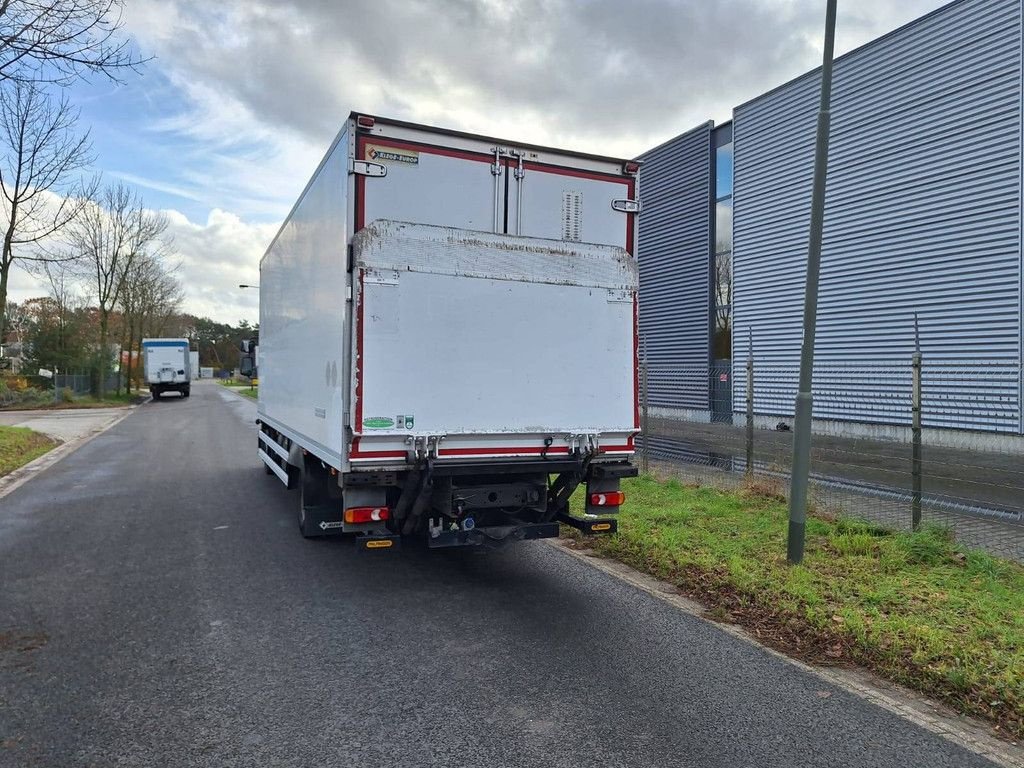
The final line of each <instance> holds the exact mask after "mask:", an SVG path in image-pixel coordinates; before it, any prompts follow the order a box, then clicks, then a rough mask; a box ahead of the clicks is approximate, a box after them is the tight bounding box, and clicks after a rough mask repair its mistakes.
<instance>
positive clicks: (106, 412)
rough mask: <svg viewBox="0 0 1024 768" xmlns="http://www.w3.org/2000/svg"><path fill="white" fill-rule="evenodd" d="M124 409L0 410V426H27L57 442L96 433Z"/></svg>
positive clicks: (117, 417)
mask: <svg viewBox="0 0 1024 768" xmlns="http://www.w3.org/2000/svg"><path fill="white" fill-rule="evenodd" d="M125 410H126V408H80V409H70V408H69V409H66V410H53V411H46V410H39V411H0V426H5V427H28V428H29V429H31V430H33V431H34V432H40V433H42V434H44V435H47V436H48V437H52V438H55V439H57V440H60V441H61V442H64V443H66V442H68V441H70V440H77V439H79V438H81V437H86V436H87V435H91V434H93V433H94V432H100V431H102V430H103V429H105V428H106V427H107V426H108V425H110V424H111V423H112V422H114V421H115V420H117V419H119V418H121V417H122V416H123V415H124V413H125Z"/></svg>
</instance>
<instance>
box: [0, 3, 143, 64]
mask: <svg viewBox="0 0 1024 768" xmlns="http://www.w3.org/2000/svg"><path fill="white" fill-rule="evenodd" d="M123 8H124V3H123V0H0V81H4V80H15V81H20V82H32V81H34V82H38V81H47V82H56V83H62V84H67V83H69V82H71V81H72V80H74V79H75V78H76V77H81V76H83V75H85V74H87V73H97V74H102V75H105V76H107V77H110V78H113V79H117V76H118V74H119V73H120V72H123V71H125V70H130V69H137V68H138V67H139V66H140V65H141V64H142V63H143V60H142V59H141V58H139V56H138V55H137V54H136V53H135V52H134V51H133V50H132V45H131V41H130V40H129V38H128V37H127V36H125V35H124V34H122V27H123V18H122V11H123Z"/></svg>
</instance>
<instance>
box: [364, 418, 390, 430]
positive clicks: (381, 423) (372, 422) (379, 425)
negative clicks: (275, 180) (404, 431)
mask: <svg viewBox="0 0 1024 768" xmlns="http://www.w3.org/2000/svg"><path fill="white" fill-rule="evenodd" d="M394 426H395V422H394V421H393V420H391V419H389V418H388V417H387V416H368V417H366V418H365V419H363V429H391V428H392V427H394Z"/></svg>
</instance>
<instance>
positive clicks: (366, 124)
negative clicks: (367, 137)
mask: <svg viewBox="0 0 1024 768" xmlns="http://www.w3.org/2000/svg"><path fill="white" fill-rule="evenodd" d="M376 122H377V121H376V120H374V119H373V118H372V117H368V116H367V115H360V116H359V117H357V118H356V125H358V126H359V127H360V128H373V126H374V125H375V124H376Z"/></svg>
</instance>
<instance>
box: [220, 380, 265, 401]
mask: <svg viewBox="0 0 1024 768" xmlns="http://www.w3.org/2000/svg"><path fill="white" fill-rule="evenodd" d="M217 383H218V384H220V385H221V386H222V387H227V388H228V389H230V390H233V391H235V392H237V393H238V394H240V395H245V396H246V397H251V398H252V399H253V400H256V399H257V398H258V397H259V391H260V388H259V385H257V386H255V387H254V386H252V384H251V383H250V382H249V381H248V380H244V381H243V380H241V379H218V380H217Z"/></svg>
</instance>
